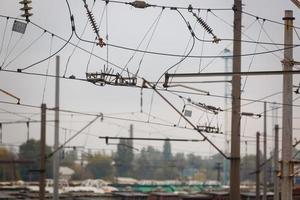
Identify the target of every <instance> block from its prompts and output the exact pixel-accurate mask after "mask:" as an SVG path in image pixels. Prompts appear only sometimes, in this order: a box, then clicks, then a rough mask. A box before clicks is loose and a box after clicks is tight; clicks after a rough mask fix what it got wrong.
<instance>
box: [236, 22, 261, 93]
mask: <svg viewBox="0 0 300 200" xmlns="http://www.w3.org/2000/svg"><path fill="white" fill-rule="evenodd" d="M263 26H264V21H263V23H262V24H261V25H260V27H261V28H260V30H259V33H258V36H257V41H259V40H260V36H261V33H262V30H263ZM257 47H258V44H256V45H255V48H254V51H253V52H254V53H256V51H257ZM253 61H254V56H252V57H251V60H250V63H249V65H248V70H247V72H250V69H251V67H252V63H253ZM247 80H248V75H247V76H246V77H245V81H244V84H243V87H242V90H241V91H243V92H245V87H246V84H247Z"/></svg>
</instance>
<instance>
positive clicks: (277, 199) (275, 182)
mask: <svg viewBox="0 0 300 200" xmlns="http://www.w3.org/2000/svg"><path fill="white" fill-rule="evenodd" d="M278 130H279V127H278V124H276V125H275V149H274V200H279V190H278V177H277V173H278V138H279V137H278Z"/></svg>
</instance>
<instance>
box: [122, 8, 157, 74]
mask: <svg viewBox="0 0 300 200" xmlns="http://www.w3.org/2000/svg"><path fill="white" fill-rule="evenodd" d="M161 14H162V12H161V13H160V14H159V15H158V16H157V17H156V18H155V20H154V21H153V23H152V24H151V25H150V27H149V28H148V30H147V31H146V33H145V34H144V36H143V38H142V40H141V41H140V42H139V44H138V46H137V47H136V48H135V50H134V52H133V54H132V55H131V57H130V58H129V59H128V61H127V63H126V64H125V66H124V67H123V68H122V70H121V72H120V75H122V73H123V72H124V70H125V69H127V66H128V64H129V63H130V62H131V60H132V59H133V57H134V56H135V54H136V53H137V52H138V51H137V50H138V49H140V47H141V45H142V44H143V42H144V40H145V39H146V37H147V36H148V34H149V33H150V31H151V29H152V28H153V27H154V26H155V24H157V21H158V19H159V18H160V17H161ZM143 53H144V52H143Z"/></svg>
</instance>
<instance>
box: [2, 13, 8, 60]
mask: <svg viewBox="0 0 300 200" xmlns="http://www.w3.org/2000/svg"><path fill="white" fill-rule="evenodd" d="M8 19H9V17H6V22H5V27H4V29H3V37H2V40H1V48H0V56H1V54H2V50H3V46H4V38H5V34H6V29H7V24H8Z"/></svg>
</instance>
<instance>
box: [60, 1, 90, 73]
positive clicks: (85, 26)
mask: <svg viewBox="0 0 300 200" xmlns="http://www.w3.org/2000/svg"><path fill="white" fill-rule="evenodd" d="M94 5H95V1H94V3H93V5H92V8H91V9H92V10H93V8H94ZM88 22H89V20H88V19H87V20H86V22H85V25H84V27H83V30H82V32H81V34H80V37H82V36H83V35H84V33H85V31H86V28H87V25H88ZM80 42H81V40H78V41H77V43H76V45H75V46H74V48H73V50H72V52H71V54H70V55H69V57H68V60H67V63H66V67H65V71H64V75H63V76H66V74H67V70H68V67H69V62H70V60H71V57H72V56H73V54H74V53H75V50H76V49H77V48H78V45H79V43H80Z"/></svg>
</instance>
